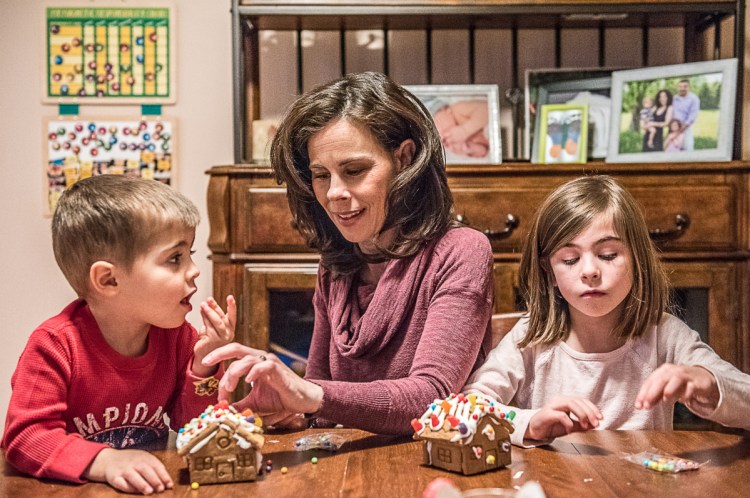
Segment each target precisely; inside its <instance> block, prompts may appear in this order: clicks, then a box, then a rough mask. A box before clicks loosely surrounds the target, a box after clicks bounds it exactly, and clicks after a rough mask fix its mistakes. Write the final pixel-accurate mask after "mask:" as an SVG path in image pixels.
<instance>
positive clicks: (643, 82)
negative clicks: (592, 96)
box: [607, 59, 737, 162]
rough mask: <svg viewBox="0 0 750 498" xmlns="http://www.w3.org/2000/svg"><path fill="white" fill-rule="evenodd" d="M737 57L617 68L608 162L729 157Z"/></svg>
mask: <svg viewBox="0 0 750 498" xmlns="http://www.w3.org/2000/svg"><path fill="white" fill-rule="evenodd" d="M736 83H737V59H724V60H716V61H706V62H695V63H690V64H675V65H672V66H661V67H651V68H643V69H634V70H630V71H615V72H613V73H612V122H611V125H610V126H611V129H612V133H611V134H610V138H609V149H608V151H607V161H610V162H673V161H729V160H731V159H732V146H733V143H732V140H733V135H734V119H735V112H734V108H735V97H736V94H735V92H736V88H735V86H736Z"/></svg>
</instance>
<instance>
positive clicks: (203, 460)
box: [193, 456, 213, 470]
mask: <svg viewBox="0 0 750 498" xmlns="http://www.w3.org/2000/svg"><path fill="white" fill-rule="evenodd" d="M193 463H194V464H195V470H207V469H210V468H211V467H212V464H213V462H212V458H211V457H210V456H207V457H197V458H196V459H195V460H194V462H193Z"/></svg>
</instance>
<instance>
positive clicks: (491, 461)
mask: <svg viewBox="0 0 750 498" xmlns="http://www.w3.org/2000/svg"><path fill="white" fill-rule="evenodd" d="M494 464H495V455H488V456H487V465H494Z"/></svg>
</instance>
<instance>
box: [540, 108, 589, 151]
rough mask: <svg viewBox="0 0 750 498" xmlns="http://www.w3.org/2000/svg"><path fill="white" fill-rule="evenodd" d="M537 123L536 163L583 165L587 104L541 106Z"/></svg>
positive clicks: (585, 149) (586, 139)
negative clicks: (538, 122)
mask: <svg viewBox="0 0 750 498" xmlns="http://www.w3.org/2000/svg"><path fill="white" fill-rule="evenodd" d="M539 120H540V121H541V124H540V127H539V140H538V142H539V159H540V162H542V163H585V162H586V157H587V153H586V151H587V148H586V144H587V142H588V104H545V105H543V106H542V107H541V111H540V113H539Z"/></svg>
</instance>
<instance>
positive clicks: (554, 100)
mask: <svg viewBox="0 0 750 498" xmlns="http://www.w3.org/2000/svg"><path fill="white" fill-rule="evenodd" d="M615 69H619V68H583V69H559V68H555V69H529V70H527V71H526V95H525V98H526V102H527V105H526V111H525V115H524V118H525V119H524V122H525V132H526V133H525V141H524V145H525V147H526V149H525V150H526V155H525V157H527V158H530V159H531V162H532V163H538V162H539V144H538V142H537V139H538V138H537V137H539V126H540V123H541V121H540V119H539V110H540V108H541V106H543V105H545V104H569V103H578V104H588V105H589V129H588V134H589V136H588V159H589V160H591V159H604V158H605V157H607V147H608V146H609V125H610V121H611V116H610V114H611V108H612V100H611V98H610V91H611V87H612V72H613V71H615Z"/></svg>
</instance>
